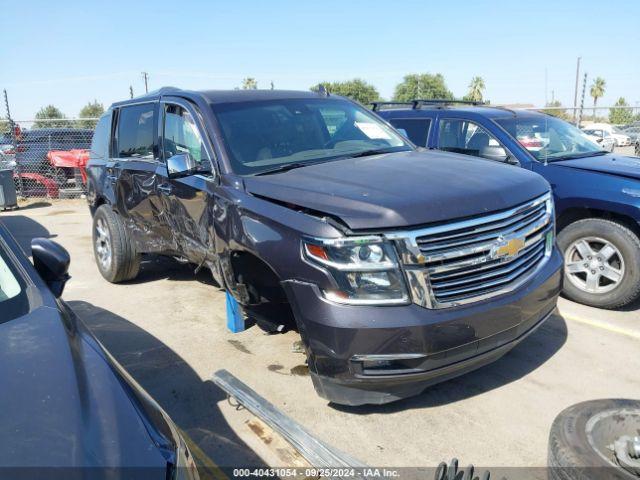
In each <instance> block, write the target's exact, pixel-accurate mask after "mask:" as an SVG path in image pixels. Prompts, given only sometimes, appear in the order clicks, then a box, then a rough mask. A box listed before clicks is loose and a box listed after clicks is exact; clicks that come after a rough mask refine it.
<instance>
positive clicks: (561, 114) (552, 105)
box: [542, 100, 570, 120]
mask: <svg viewBox="0 0 640 480" xmlns="http://www.w3.org/2000/svg"><path fill="white" fill-rule="evenodd" d="M545 107H549V109H544V108H543V109H542V112H543V113H546V114H548V115H552V116H554V117H558V118H561V119H562V120H569V118H570V116H569V115H568V114H567V111H566V110H563V109H560V108H558V107H562V103H561V102H560V100H554V101H553V102H549V103H547V104H546V105H545Z"/></svg>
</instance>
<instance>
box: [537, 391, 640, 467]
mask: <svg viewBox="0 0 640 480" xmlns="http://www.w3.org/2000/svg"><path fill="white" fill-rule="evenodd" d="M638 428H640V401H637V400H622V399H604V400H591V401H588V402H583V403H578V404H576V405H573V406H571V407H569V408H567V409H566V410H564V411H562V412H561V413H560V414H559V415H558V416H557V417H556V419H555V420H554V421H553V425H552V426H551V431H550V433H549V447H548V452H547V454H548V457H547V465H548V467H549V475H548V476H549V478H551V479H557V480H593V479H613V480H632V479H634V480H637V479H638V477H636V476H635V475H632V474H631V473H630V472H628V471H626V470H624V469H623V468H622V467H620V466H619V465H618V463H617V461H616V458H615V454H614V452H612V451H611V450H610V448H609V446H610V445H611V444H613V441H614V440H617V439H618V438H619V437H621V436H622V435H629V436H634V435H637V429H638Z"/></svg>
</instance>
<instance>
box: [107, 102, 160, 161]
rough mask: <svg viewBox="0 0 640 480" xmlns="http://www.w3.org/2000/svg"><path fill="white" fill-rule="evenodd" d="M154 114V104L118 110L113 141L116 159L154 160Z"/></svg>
mask: <svg viewBox="0 0 640 480" xmlns="http://www.w3.org/2000/svg"><path fill="white" fill-rule="evenodd" d="M155 112H156V104H155V103H145V104H143V105H133V106H131V107H122V108H121V109H120V112H119V114H118V126H117V128H116V141H115V145H116V152H117V157H118V158H132V159H144V160H152V159H153V158H154V153H153V152H154V148H153V147H154V138H155V135H154V133H155V131H156V129H155V127H154V125H155V121H156V113H155Z"/></svg>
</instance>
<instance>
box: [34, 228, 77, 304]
mask: <svg viewBox="0 0 640 480" xmlns="http://www.w3.org/2000/svg"><path fill="white" fill-rule="evenodd" d="M31 256H32V257H33V266H34V267H35V268H36V271H37V272H38V274H39V275H40V277H41V278H42V280H44V282H45V283H46V284H47V286H48V287H49V290H51V293H53V294H54V295H55V296H56V297H59V296H60V295H62V291H63V290H64V286H65V284H66V283H67V280H69V278H70V277H69V263H70V262H71V258H70V257H69V252H67V251H66V250H65V249H64V248H63V247H62V246H61V245H59V244H57V243H56V242H54V241H52V240H49V239H46V238H34V239H33V240H31Z"/></svg>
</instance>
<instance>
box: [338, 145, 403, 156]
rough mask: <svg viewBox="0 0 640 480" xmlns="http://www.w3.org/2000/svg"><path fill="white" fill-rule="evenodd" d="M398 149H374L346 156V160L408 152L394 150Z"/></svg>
mask: <svg viewBox="0 0 640 480" xmlns="http://www.w3.org/2000/svg"><path fill="white" fill-rule="evenodd" d="M397 148H398V147H385V148H374V149H371V150H365V151H363V152H358V153H353V154H349V155H347V157H348V158H360V157H370V156H372V155H381V154H383V153H391V152H396V151H397V152H406V151H408V150H410V149H409V148H407V149H406V150H405V149H402V150H396V149H397Z"/></svg>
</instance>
